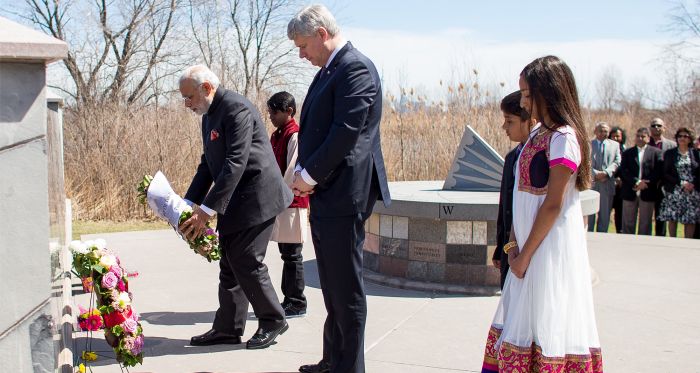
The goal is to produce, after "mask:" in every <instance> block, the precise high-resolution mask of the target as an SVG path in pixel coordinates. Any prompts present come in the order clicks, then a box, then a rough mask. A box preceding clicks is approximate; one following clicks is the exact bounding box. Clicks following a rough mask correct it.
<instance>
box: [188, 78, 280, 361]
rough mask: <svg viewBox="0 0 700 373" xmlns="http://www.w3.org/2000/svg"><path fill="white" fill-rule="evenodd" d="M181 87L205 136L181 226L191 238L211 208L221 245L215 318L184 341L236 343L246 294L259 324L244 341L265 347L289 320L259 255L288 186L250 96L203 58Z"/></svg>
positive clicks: (200, 229)
mask: <svg viewBox="0 0 700 373" xmlns="http://www.w3.org/2000/svg"><path fill="white" fill-rule="evenodd" d="M180 93H181V94H182V97H183V98H184V99H185V106H186V107H188V108H189V109H191V110H192V111H194V112H195V113H197V114H200V115H202V139H203V143H204V153H203V154H202V160H201V163H200V164H199V167H197V172H196V174H195V175H194V178H193V179H192V184H191V185H190V187H189V189H188V190H187V194H186V195H185V199H187V200H189V201H192V202H194V203H196V204H198V205H199V206H198V207H195V209H194V211H193V214H192V217H191V218H190V219H188V220H187V221H185V222H183V223H182V225H181V227H180V228H181V230H182V232H183V233H184V234H185V235H186V236H187V237H188V238H189V239H192V238H194V237H197V236H199V235H201V234H202V233H203V231H204V229H205V226H204V225H205V223H206V222H207V221H208V220H209V219H210V218H211V216H212V215H214V214H217V215H218V218H217V219H218V221H217V230H218V231H219V237H220V243H221V246H222V253H221V254H222V255H221V261H220V264H219V266H220V273H219V309H218V310H217V311H216V316H215V318H214V325H213V327H212V329H211V330H209V331H208V332H206V333H204V334H202V335H199V336H195V337H192V340H191V341H190V344H191V345H193V346H204V345H213V344H222V343H228V344H237V343H241V336H242V335H243V331H244V329H245V324H246V319H247V316H248V301H250V303H252V305H253V310H254V311H255V315H256V316H257V318H258V329H257V331H256V332H255V334H254V335H253V337H252V338H251V339H250V340H248V342H247V344H246V347H247V348H249V349H258V348H265V347H268V346H269V345H270V344H272V342H274V340H275V338H276V337H277V336H278V335H279V334H282V333H284V332H285V331H286V330H287V328H288V325H287V322H286V321H285V318H284V311H283V310H282V307H281V306H280V303H279V300H278V299H277V295H276V294H275V290H274V288H273V287H272V283H271V282H270V276H269V274H268V271H267V266H266V265H265V264H263V262H262V261H263V259H264V258H265V252H266V251H267V244H268V241H269V240H270V235H271V234H272V228H273V224H274V222H275V217H276V216H277V215H278V214H279V213H280V212H282V211H283V210H284V209H285V208H287V206H289V204H290V203H291V202H292V192H291V190H290V189H289V187H287V185H286V184H285V182H284V180H283V179H282V176H281V175H280V173H279V170H278V168H277V162H276V160H275V156H274V154H273V152H272V147H271V146H270V142H269V140H268V138H267V131H266V128H265V124H264V123H263V121H262V119H261V117H260V114H259V113H258V111H257V109H256V108H255V106H253V104H251V103H250V101H248V100H247V99H246V98H245V97H243V96H241V95H239V94H237V93H235V92H232V91H229V90H226V89H224V88H222V87H219V79H218V78H217V77H216V75H214V74H213V73H212V72H211V71H210V70H209V69H208V68H207V67H206V66H202V65H198V66H192V67H190V68H188V69H187V70H186V71H185V73H184V74H183V75H182V77H181V78H180ZM212 183H213V184H214V185H213V187H212ZM210 187H211V189H210Z"/></svg>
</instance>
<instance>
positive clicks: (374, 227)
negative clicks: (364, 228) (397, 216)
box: [368, 214, 379, 235]
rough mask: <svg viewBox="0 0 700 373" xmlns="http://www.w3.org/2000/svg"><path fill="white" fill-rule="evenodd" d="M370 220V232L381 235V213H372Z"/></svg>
mask: <svg viewBox="0 0 700 373" xmlns="http://www.w3.org/2000/svg"><path fill="white" fill-rule="evenodd" d="M368 221H369V233H372V234H376V235H379V214H372V215H370V217H369V219H368Z"/></svg>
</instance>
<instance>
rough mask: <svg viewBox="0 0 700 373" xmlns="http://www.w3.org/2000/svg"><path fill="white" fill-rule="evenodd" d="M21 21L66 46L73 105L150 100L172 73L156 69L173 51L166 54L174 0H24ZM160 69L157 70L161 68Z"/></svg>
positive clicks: (175, 8) (174, 13) (175, 9)
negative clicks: (25, 13)
mask: <svg viewBox="0 0 700 373" xmlns="http://www.w3.org/2000/svg"><path fill="white" fill-rule="evenodd" d="M25 3H26V5H27V11H28V14H27V15H26V18H28V19H30V20H31V21H32V22H34V23H35V24H37V25H38V26H39V27H41V29H42V30H44V31H45V32H46V33H48V34H50V35H52V36H53V37H55V38H58V39H61V40H63V41H65V42H66V43H67V44H68V49H69V51H68V57H67V58H66V59H65V60H64V64H65V67H66V69H67V70H68V73H69V74H70V76H71V78H72V81H73V83H74V90H70V89H66V88H62V89H63V90H64V92H66V93H68V94H69V95H70V96H71V97H72V98H73V99H74V100H75V101H76V103H78V104H79V105H80V104H86V103H96V102H103V101H105V100H110V101H116V102H122V103H126V104H132V103H135V102H138V101H143V100H144V99H146V98H150V97H153V95H154V92H153V90H154V89H155V88H156V87H157V84H156V83H157V82H158V81H159V80H160V79H163V77H165V76H168V75H171V74H172V72H165V71H160V74H159V75H158V76H154V72H155V71H156V65H158V64H161V63H163V62H165V61H167V60H169V59H172V58H174V57H175V56H176V55H178V56H179V55H180V54H179V53H175V52H174V51H167V49H168V48H167V47H166V43H167V42H168V41H169V39H170V34H171V33H172V31H173V29H174V28H175V23H176V17H177V15H178V10H179V9H180V5H179V2H178V0H131V1H129V0H115V1H107V0H91V1H87V0H72V1H71V0H68V1H54V0H25ZM161 70H162V68H161Z"/></svg>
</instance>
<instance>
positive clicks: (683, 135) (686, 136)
mask: <svg viewBox="0 0 700 373" xmlns="http://www.w3.org/2000/svg"><path fill="white" fill-rule="evenodd" d="M676 138H677V139H683V138H685V139H689V138H690V135H686V134H681V135H678V136H676Z"/></svg>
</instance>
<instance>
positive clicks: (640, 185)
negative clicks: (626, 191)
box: [634, 180, 649, 191]
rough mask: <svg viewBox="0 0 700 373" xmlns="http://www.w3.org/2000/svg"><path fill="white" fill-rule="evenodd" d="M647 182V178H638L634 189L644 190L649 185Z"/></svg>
mask: <svg viewBox="0 0 700 373" xmlns="http://www.w3.org/2000/svg"><path fill="white" fill-rule="evenodd" d="M648 182H649V180H639V182H638V183H637V185H635V186H634V190H635V191H638V190H644V189H646V188H648V187H649V185H647V183H648Z"/></svg>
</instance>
